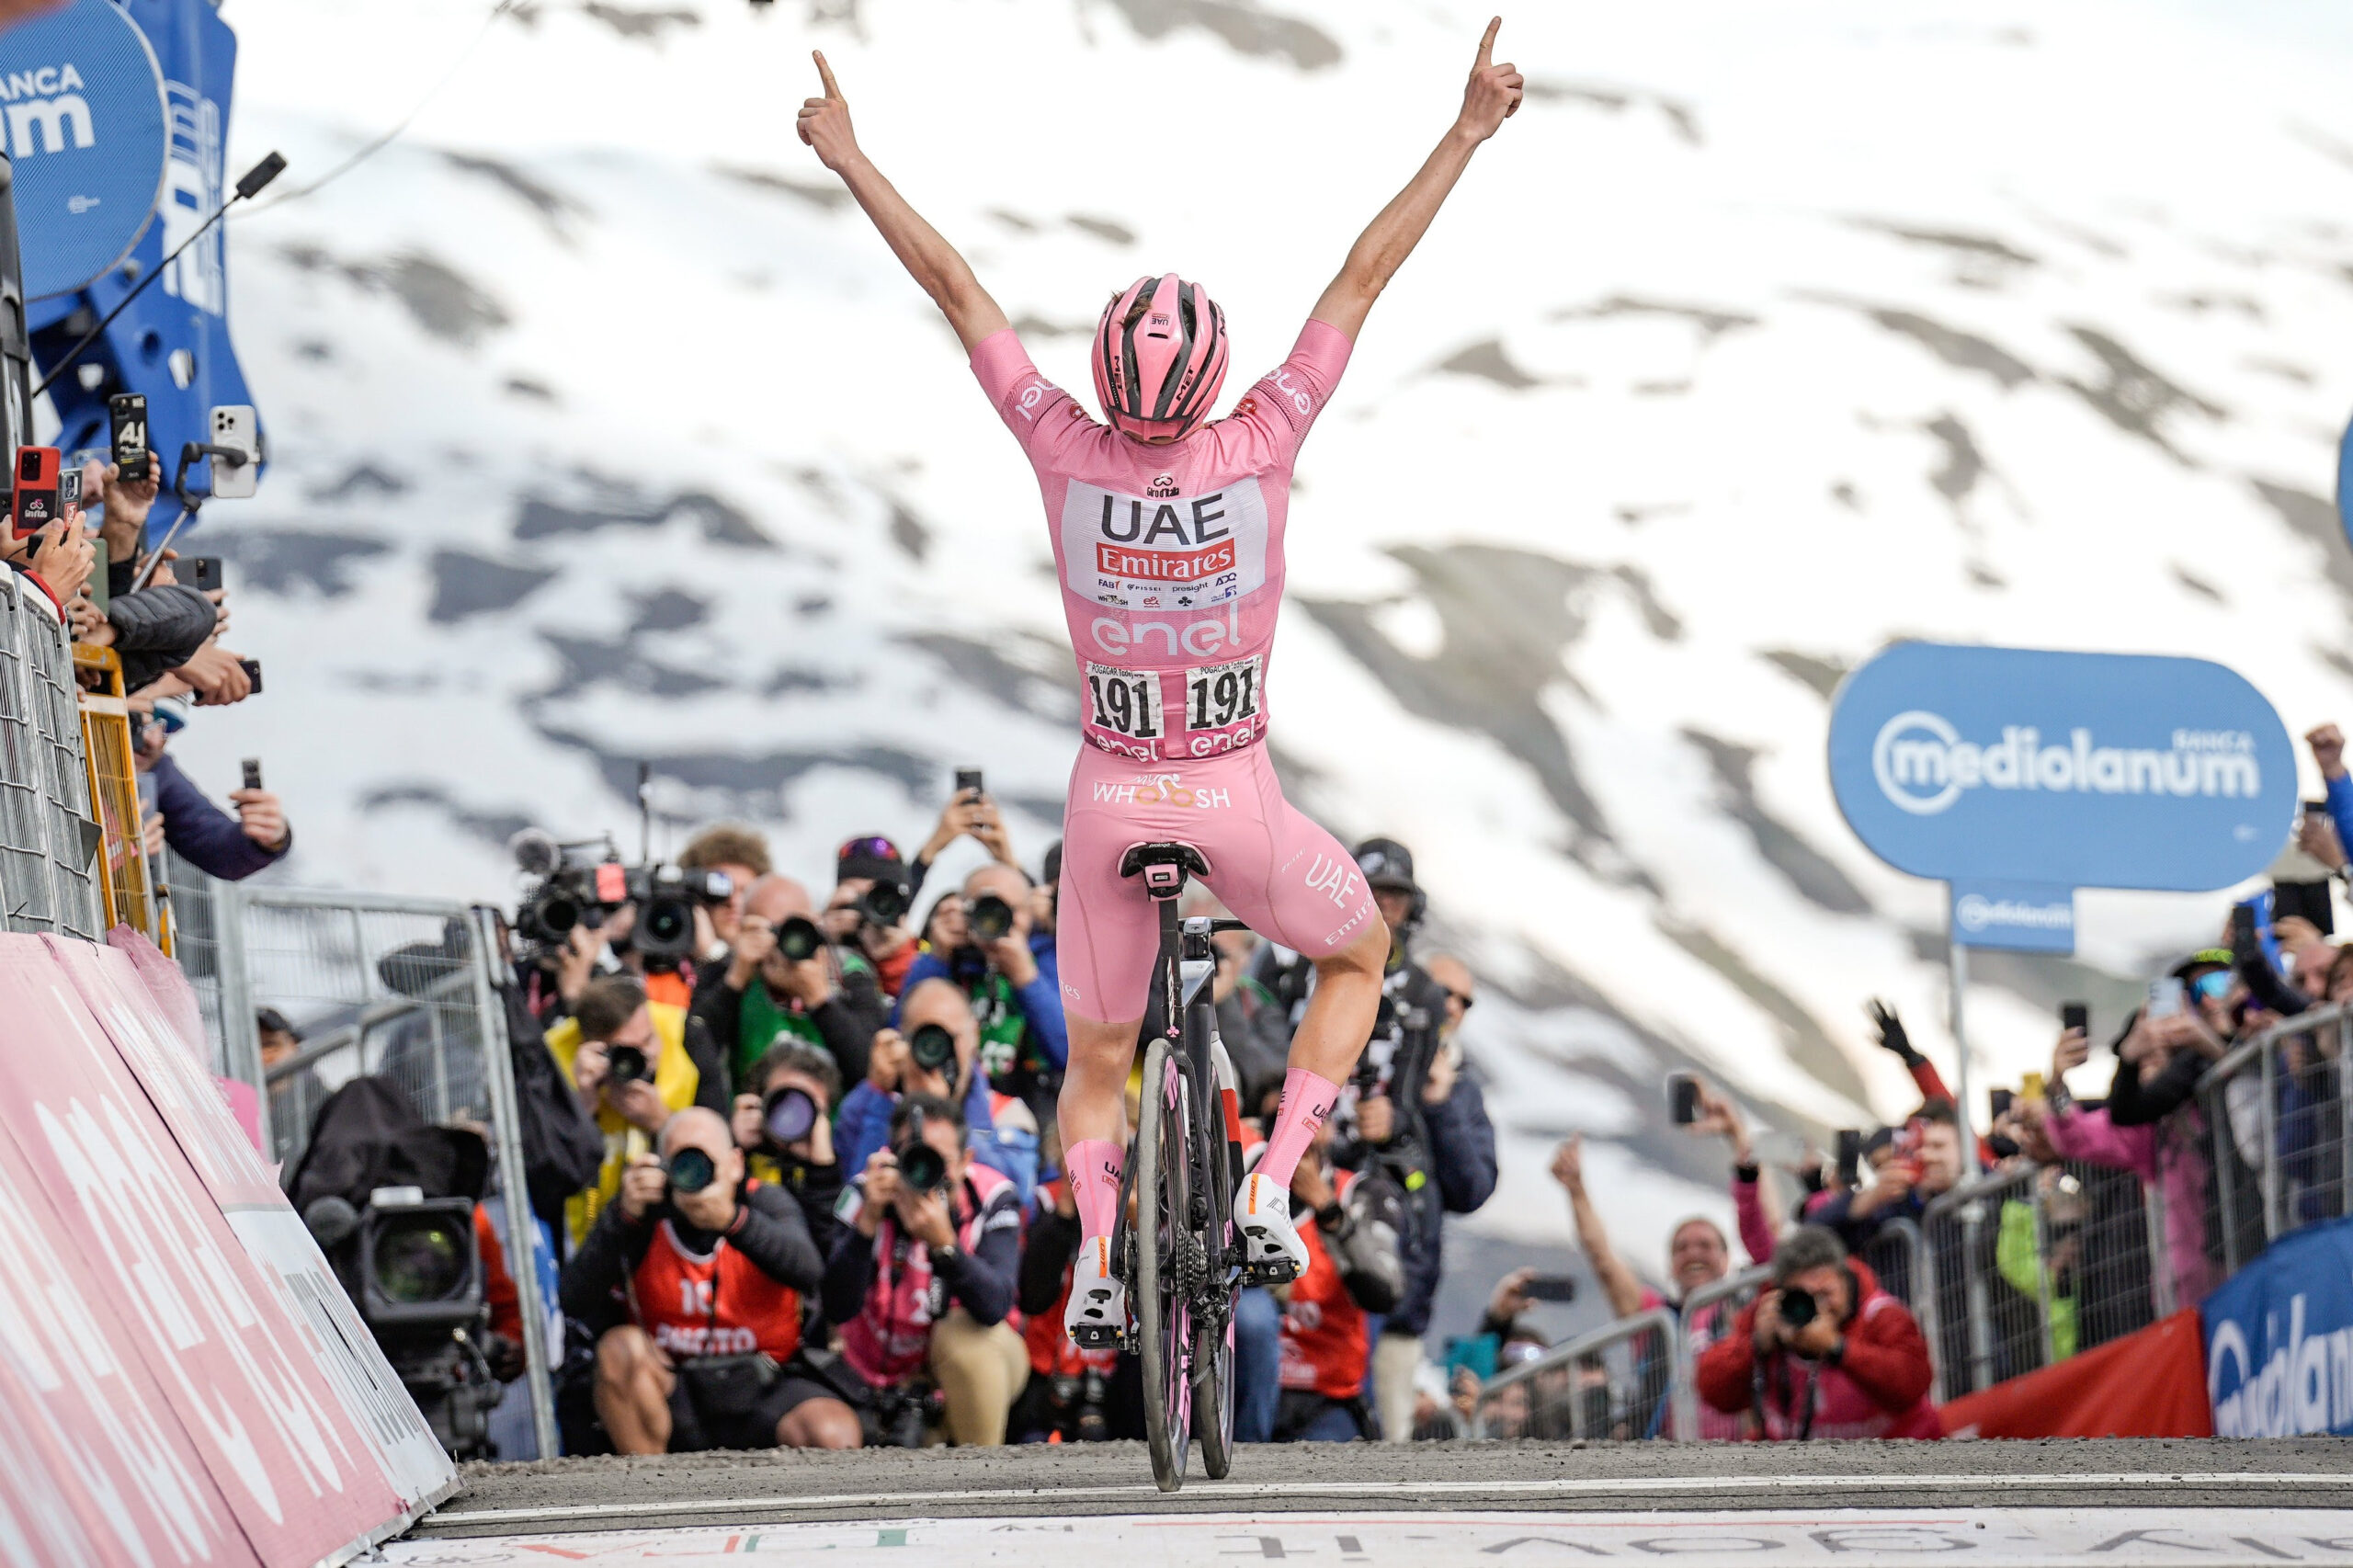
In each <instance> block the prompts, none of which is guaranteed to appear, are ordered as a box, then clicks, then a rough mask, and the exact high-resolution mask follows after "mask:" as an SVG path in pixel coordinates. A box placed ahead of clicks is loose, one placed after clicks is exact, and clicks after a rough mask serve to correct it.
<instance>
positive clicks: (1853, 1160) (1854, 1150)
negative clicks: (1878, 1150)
mask: <svg viewBox="0 0 2353 1568" xmlns="http://www.w3.org/2000/svg"><path fill="white" fill-rule="evenodd" d="M1862 1179H1863V1131H1862V1129H1861V1128H1859V1127H1842V1128H1840V1129H1839V1130H1838V1185H1840V1186H1841V1187H1853V1186H1856V1185H1857V1184H1859V1182H1860V1181H1861V1180H1862Z"/></svg>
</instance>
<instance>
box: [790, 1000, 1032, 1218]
mask: <svg viewBox="0 0 2353 1568" xmlns="http://www.w3.org/2000/svg"><path fill="white" fill-rule="evenodd" d="M899 1012H900V1020H899V1022H900V1027H899V1028H895V1029H884V1030H882V1031H881V1033H879V1034H877V1035H876V1036H875V1037H874V1049H873V1052H872V1054H871V1055H870V1057H869V1058H868V1061H867V1069H866V1077H865V1079H864V1080H863V1081H862V1082H860V1083H859V1084H858V1085H856V1086H855V1087H854V1088H852V1089H851V1090H850V1092H849V1093H848V1094H847V1095H845V1096H842V1113H841V1116H840V1118H839V1119H838V1121H837V1124H836V1125H835V1128H834V1140H835V1144H836V1146H837V1147H838V1148H839V1150H840V1152H841V1159H842V1164H843V1165H844V1167H845V1168H846V1169H848V1170H864V1169H865V1168H866V1161H867V1157H868V1156H869V1155H870V1154H872V1153H874V1151H875V1150H877V1149H880V1148H883V1147H884V1146H886V1145H887V1144H888V1143H889V1142H890V1137H891V1132H890V1130H891V1120H892V1115H893V1114H894V1112H895V1110H896V1108H897V1106H898V1102H899V1100H900V1098H901V1097H902V1096H906V1095H929V1096H933V1097H934V1098H937V1099H943V1100H946V1101H948V1102H949V1104H951V1105H953V1104H958V1103H961V1105H962V1106H963V1108H964V1109H963V1116H964V1124H965V1126H966V1127H967V1128H969V1129H971V1130H972V1131H973V1132H975V1133H976V1134H977V1133H980V1132H984V1131H991V1130H992V1129H993V1128H994V1126H995V1118H994V1115H993V1113H992V1101H991V1098H990V1096H989V1086H988V1080H987V1079H985V1078H983V1077H982V1076H981V1075H980V1074H979V1073H977V1072H975V1071H974V1070H973V1063H974V1062H975V1061H976V1060H977V1058H978V1056H979V1054H980V1025H979V1021H978V1020H977V1019H975V1018H974V1017H972V1004H971V1003H970V1002H967V1001H966V1000H965V999H964V994H963V993H962V992H961V991H959V990H958V989H957V988H956V987H955V986H954V985H952V984H950V983H949V982H948V981H946V980H944V979H941V978H939V977H938V976H934V977H933V978H931V979H930V980H926V981H923V982H920V983H917V984H915V985H914V986H911V987H910V988H909V989H908V991H907V994H905V995H904V996H902V997H901V998H899ZM987 1163H988V1162H985V1161H983V1164H987ZM1033 1170H1034V1167H1033ZM1000 1174H1002V1175H1010V1174H1011V1173H1009V1172H1000Z"/></svg>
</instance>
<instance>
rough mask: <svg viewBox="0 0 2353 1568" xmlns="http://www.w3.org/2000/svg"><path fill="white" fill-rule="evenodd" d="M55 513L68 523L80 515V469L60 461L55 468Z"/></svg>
mask: <svg viewBox="0 0 2353 1568" xmlns="http://www.w3.org/2000/svg"><path fill="white" fill-rule="evenodd" d="M57 515H58V516H59V517H63V518H64V519H65V520H66V521H67V522H69V523H70V522H74V521H76V520H78V519H79V518H80V517H81V516H82V471H81V470H80V469H78V468H68V467H66V466H64V465H63V464H62V463H61V464H60V465H59V467H58V470H57Z"/></svg>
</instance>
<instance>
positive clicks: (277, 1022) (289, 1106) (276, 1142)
mask: <svg viewBox="0 0 2353 1568" xmlns="http://www.w3.org/2000/svg"><path fill="white" fill-rule="evenodd" d="M254 1033H255V1036H256V1038H257V1039H258V1040H259V1041H260V1044H261V1072H262V1082H263V1083H264V1084H265V1085H267V1086H268V1089H269V1141H270V1143H271V1145H272V1147H273V1150H274V1153H275V1156H276V1158H278V1159H279V1160H285V1159H287V1158H289V1157H290V1156H291V1154H292V1153H293V1152H294V1151H295V1150H296V1149H298V1148H300V1147H301V1145H302V1144H303V1143H304V1142H306V1141H307V1140H308V1139H309V1137H310V1131H311V1119H312V1118H313V1117H314V1116H316V1115H318V1114H319V1107H321V1106H322V1105H324V1104H325V1103H326V1097H327V1086H326V1085H324V1084H323V1083H321V1082H320V1081H319V1075H318V1073H317V1072H316V1071H315V1070H314V1069H313V1068H309V1067H300V1068H296V1069H294V1070H293V1071H291V1072H289V1073H283V1074H278V1076H276V1077H272V1076H271V1075H270V1074H272V1073H273V1072H276V1070H277V1069H278V1068H281V1067H284V1066H285V1065H286V1064H287V1063H288V1062H291V1061H293V1060H294V1058H295V1057H296V1056H297V1055H299V1054H300V1053H301V1050H302V1031H301V1030H300V1029H298V1028H295V1027H294V1026H293V1025H292V1024H290V1023H288V1022H287V1021H286V1015H285V1014H283V1013H281V1012H279V1011H278V1009H277V1008H275V1007H264V1008H262V1009H260V1010H259V1011H258V1012H256V1013H255V1014H254Z"/></svg>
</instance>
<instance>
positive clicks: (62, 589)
mask: <svg viewBox="0 0 2353 1568" xmlns="http://www.w3.org/2000/svg"><path fill="white" fill-rule="evenodd" d="M97 558H98V556H97V548H96V547H95V546H93V545H92V544H91V543H90V536H89V535H88V534H87V533H85V532H84V531H83V530H82V528H81V527H80V525H79V524H77V523H74V522H73V521H72V520H70V519H67V518H63V517H61V518H59V519H58V520H57V521H56V522H53V523H51V524H50V525H49V526H48V527H47V528H43V529H41V531H40V543H39V544H38V545H36V546H35V547H34V549H33V553H32V560H31V562H29V564H30V565H31V567H32V569H33V572H34V573H35V574H37V575H38V576H39V577H40V580H41V581H42V582H44V583H46V584H48V585H49V591H50V592H51V593H52V594H55V595H56V596H57V602H58V603H60V604H63V603H65V602H66V601H67V600H69V599H71V598H73V597H74V595H76V594H78V593H80V592H81V591H82V585H83V584H85V583H86V582H88V581H89V580H90V570H91V568H92V567H93V566H95V565H96V564H97Z"/></svg>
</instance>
